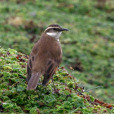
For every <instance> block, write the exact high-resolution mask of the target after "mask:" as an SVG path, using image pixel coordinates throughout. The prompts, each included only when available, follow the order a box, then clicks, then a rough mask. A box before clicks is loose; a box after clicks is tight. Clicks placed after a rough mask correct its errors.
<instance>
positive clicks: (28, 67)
mask: <svg viewBox="0 0 114 114" xmlns="http://www.w3.org/2000/svg"><path fill="white" fill-rule="evenodd" d="M33 61H34V55H32V54H31V55H30V57H29V60H28V63H27V82H28V81H29V79H30V78H31V74H32V63H33Z"/></svg>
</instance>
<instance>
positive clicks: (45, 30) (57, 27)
mask: <svg viewBox="0 0 114 114" xmlns="http://www.w3.org/2000/svg"><path fill="white" fill-rule="evenodd" d="M50 28H59V27H48V28H47V29H46V30H48V29H50ZM46 30H45V31H46Z"/></svg>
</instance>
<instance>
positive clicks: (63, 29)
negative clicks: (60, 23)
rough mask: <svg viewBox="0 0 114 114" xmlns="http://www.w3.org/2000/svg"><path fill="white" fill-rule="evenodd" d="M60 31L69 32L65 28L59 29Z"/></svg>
mask: <svg viewBox="0 0 114 114" xmlns="http://www.w3.org/2000/svg"><path fill="white" fill-rule="evenodd" d="M60 31H69V30H68V29H66V28H61V29H60Z"/></svg>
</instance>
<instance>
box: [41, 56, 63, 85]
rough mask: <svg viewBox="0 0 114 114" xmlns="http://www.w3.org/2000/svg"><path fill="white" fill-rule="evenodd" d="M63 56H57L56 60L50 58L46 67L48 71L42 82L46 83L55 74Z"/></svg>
mask: <svg viewBox="0 0 114 114" xmlns="http://www.w3.org/2000/svg"><path fill="white" fill-rule="evenodd" d="M61 60H62V58H61V57H59V58H56V59H54V60H49V61H48V64H47V68H46V72H45V74H44V79H43V82H42V84H43V85H46V84H47V83H48V82H49V80H50V79H51V78H52V76H53V75H54V74H55V72H56V70H57V68H58V67H59V64H60V63H61Z"/></svg>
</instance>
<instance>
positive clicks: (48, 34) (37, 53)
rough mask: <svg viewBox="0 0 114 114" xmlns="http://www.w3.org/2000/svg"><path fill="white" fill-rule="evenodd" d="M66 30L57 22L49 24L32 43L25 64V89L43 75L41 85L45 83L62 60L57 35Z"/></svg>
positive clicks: (33, 84) (31, 87)
mask: <svg viewBox="0 0 114 114" xmlns="http://www.w3.org/2000/svg"><path fill="white" fill-rule="evenodd" d="M62 31H68V29H66V28H62V27H61V26H59V25H57V24H52V25H49V26H48V28H47V29H46V30H45V31H44V32H43V34H42V35H41V38H40V40H39V41H37V43H36V44H35V45H34V47H33V49H32V52H31V54H30V57H29V60H28V64H27V82H28V86H27V90H34V89H35V88H36V87H37V84H38V81H39V78H40V76H41V75H43V76H44V79H43V82H42V85H47V83H48V82H49V80H50V79H51V78H52V77H53V75H54V74H55V71H56V70H57V68H58V67H59V65H60V63H61V61H62V48H61V44H60V42H59V37H60V35H61V33H62Z"/></svg>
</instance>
